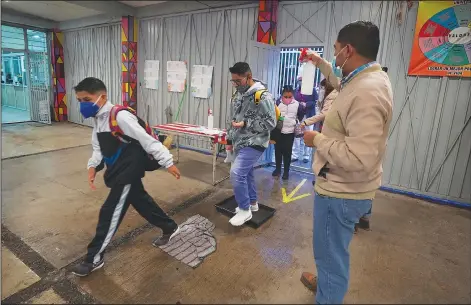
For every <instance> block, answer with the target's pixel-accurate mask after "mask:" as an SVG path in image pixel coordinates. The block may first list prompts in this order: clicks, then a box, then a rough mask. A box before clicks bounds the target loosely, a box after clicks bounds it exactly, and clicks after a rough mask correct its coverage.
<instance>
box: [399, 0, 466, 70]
mask: <svg viewBox="0 0 471 305" xmlns="http://www.w3.org/2000/svg"><path fill="white" fill-rule="evenodd" d="M408 74H409V75H422V76H457V77H471V1H419V11H418V13H417V22H416V27H415V37H414V44H413V46H412V54H411V58H410V63H409V73H408Z"/></svg>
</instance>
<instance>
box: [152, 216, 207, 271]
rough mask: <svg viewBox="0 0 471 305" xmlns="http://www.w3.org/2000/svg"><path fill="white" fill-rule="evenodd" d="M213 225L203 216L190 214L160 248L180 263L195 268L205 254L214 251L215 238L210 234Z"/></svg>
mask: <svg viewBox="0 0 471 305" xmlns="http://www.w3.org/2000/svg"><path fill="white" fill-rule="evenodd" d="M214 227H215V225H214V224H213V223H212V222H211V221H209V220H208V219H206V218H205V217H203V216H201V215H195V216H192V217H190V218H189V219H188V220H187V221H185V222H184V223H182V224H180V232H179V233H178V234H177V235H176V236H175V237H173V238H172V240H170V242H169V243H168V244H166V245H163V246H161V247H160V249H162V250H163V251H165V252H166V253H167V254H169V255H170V256H173V257H175V258H176V259H177V260H179V261H181V262H182V263H184V264H187V265H188V266H190V267H192V268H196V267H198V266H199V265H200V264H201V263H202V262H203V260H204V258H205V257H206V256H208V255H210V254H211V253H213V252H215V251H216V239H215V238H214V236H213V234H212V231H213V230H214Z"/></svg>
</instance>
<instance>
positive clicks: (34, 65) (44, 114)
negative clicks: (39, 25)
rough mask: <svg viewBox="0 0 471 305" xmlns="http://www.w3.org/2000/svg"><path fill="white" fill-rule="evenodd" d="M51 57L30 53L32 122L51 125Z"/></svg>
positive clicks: (39, 53) (40, 53) (42, 53)
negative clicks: (49, 80)
mask: <svg viewBox="0 0 471 305" xmlns="http://www.w3.org/2000/svg"><path fill="white" fill-rule="evenodd" d="M48 62H49V55H48V53H44V52H29V56H28V71H29V81H30V90H29V91H30V103H31V119H32V121H35V122H39V123H44V124H51V108H50V103H49V100H50V91H49V90H50V85H49V82H48V81H45V80H47V79H49V65H48Z"/></svg>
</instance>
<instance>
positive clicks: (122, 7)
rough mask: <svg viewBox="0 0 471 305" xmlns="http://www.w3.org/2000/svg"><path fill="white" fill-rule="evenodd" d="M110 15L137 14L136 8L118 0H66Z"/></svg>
mask: <svg viewBox="0 0 471 305" xmlns="http://www.w3.org/2000/svg"><path fill="white" fill-rule="evenodd" d="M65 2H68V3H72V4H75V5H78V6H81V7H85V8H88V9H92V10H95V11H99V12H102V13H103V14H106V15H110V16H120V17H121V16H128V15H130V16H135V15H136V12H137V10H136V8H135V7H132V6H129V5H126V4H124V3H121V2H118V1H65Z"/></svg>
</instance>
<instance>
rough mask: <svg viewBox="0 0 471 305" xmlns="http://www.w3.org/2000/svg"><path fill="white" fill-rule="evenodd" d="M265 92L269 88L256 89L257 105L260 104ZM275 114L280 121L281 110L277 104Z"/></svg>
mask: <svg viewBox="0 0 471 305" xmlns="http://www.w3.org/2000/svg"><path fill="white" fill-rule="evenodd" d="M265 92H268V90H267V89H261V90H258V91H255V105H258V104H259V103H260V99H261V98H262V95H263V94H264V93H265ZM275 115H276V121H277V122H278V120H279V119H280V115H281V111H280V109H279V108H278V106H277V105H276V104H275Z"/></svg>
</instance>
